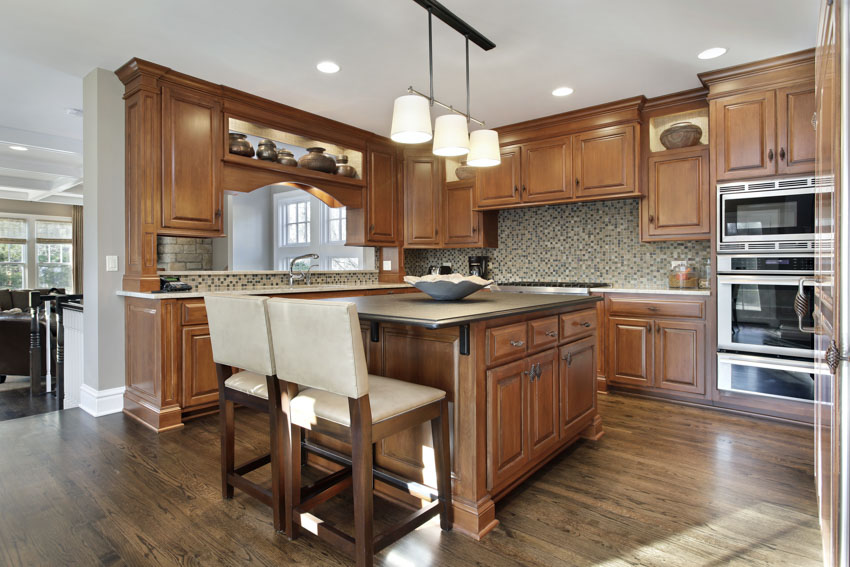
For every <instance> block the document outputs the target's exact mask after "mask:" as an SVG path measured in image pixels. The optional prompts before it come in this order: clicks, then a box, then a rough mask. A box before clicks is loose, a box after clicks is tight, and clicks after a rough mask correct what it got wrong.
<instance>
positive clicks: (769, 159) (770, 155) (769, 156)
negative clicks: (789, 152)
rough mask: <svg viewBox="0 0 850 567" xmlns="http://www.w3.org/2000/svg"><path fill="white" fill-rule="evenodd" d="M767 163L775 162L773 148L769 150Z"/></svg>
mask: <svg viewBox="0 0 850 567" xmlns="http://www.w3.org/2000/svg"><path fill="white" fill-rule="evenodd" d="M767 161H770V162H772V161H773V148H770V149H769V150H767Z"/></svg>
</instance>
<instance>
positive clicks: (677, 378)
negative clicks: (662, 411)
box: [655, 321, 705, 394]
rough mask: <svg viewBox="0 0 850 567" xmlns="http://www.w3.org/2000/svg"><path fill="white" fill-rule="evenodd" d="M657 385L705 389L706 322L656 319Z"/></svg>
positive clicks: (676, 388)
mask: <svg viewBox="0 0 850 567" xmlns="http://www.w3.org/2000/svg"><path fill="white" fill-rule="evenodd" d="M655 385H656V386H657V387H659V388H664V389H667V390H678V391H680V392H691V393H694V394H702V393H704V392H705V323H694V322H691V321H655Z"/></svg>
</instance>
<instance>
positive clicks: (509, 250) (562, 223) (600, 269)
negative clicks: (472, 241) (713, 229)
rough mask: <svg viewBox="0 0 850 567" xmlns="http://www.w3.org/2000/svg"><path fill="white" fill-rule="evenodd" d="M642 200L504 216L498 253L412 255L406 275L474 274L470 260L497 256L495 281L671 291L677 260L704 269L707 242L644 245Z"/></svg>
mask: <svg viewBox="0 0 850 567" xmlns="http://www.w3.org/2000/svg"><path fill="white" fill-rule="evenodd" d="M638 211H639V202H638V200H637V199H627V200H621V201H596V202H590V203H575V204H569V205H550V206H545V207H531V208H527V209H507V210H503V211H500V212H499V247H498V248H458V249H452V250H405V270H406V271H407V273H408V274H409V275H415V276H421V275H423V274H425V273H426V272H427V270H428V267H429V266H431V265H442V264H446V263H449V264H451V266H452V268H453V269H454V271H456V272H459V273H462V274H466V273H467V272H468V271H469V263H468V259H467V257H468V256H472V255H486V256H490V277H492V278H493V279H495V280H496V281H502V282H506V281H535V280H536V281H568V280H573V281H595V282H607V283H611V284H612V285H614V286H615V287H658V288H665V289H666V288H667V273H668V271H669V270H670V261H671V260H690V261H693V262H697V265H702V262H703V261H705V260H706V259H708V258H709V256H710V251H711V250H710V243H709V241H708V240H687V241H669V242H652V243H645V242H641V241H640V228H639V225H638V223H639V212H638Z"/></svg>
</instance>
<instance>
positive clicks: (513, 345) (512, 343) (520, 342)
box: [511, 341, 525, 348]
mask: <svg viewBox="0 0 850 567" xmlns="http://www.w3.org/2000/svg"><path fill="white" fill-rule="evenodd" d="M524 344H525V341H511V346H512V347H517V348H519V347H521V346H522V345H524Z"/></svg>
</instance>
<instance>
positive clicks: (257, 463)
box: [233, 453, 272, 475]
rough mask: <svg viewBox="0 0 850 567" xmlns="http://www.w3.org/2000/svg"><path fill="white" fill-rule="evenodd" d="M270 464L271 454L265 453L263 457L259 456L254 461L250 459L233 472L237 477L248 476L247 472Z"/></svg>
mask: <svg viewBox="0 0 850 567" xmlns="http://www.w3.org/2000/svg"><path fill="white" fill-rule="evenodd" d="M271 462H272V456H271V453H266V454H265V455H261V456H259V457H257V458H255V459H251V460H250V461H245V462H244V463H242V464H241V465H239V466H238V467H236V468H234V469H233V472H234V473H235V474H238V475H243V474H248V473H249V472H251V471H255V470H257V469H258V468H260V467H264V466H266V465H267V464H269V463H271Z"/></svg>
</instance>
